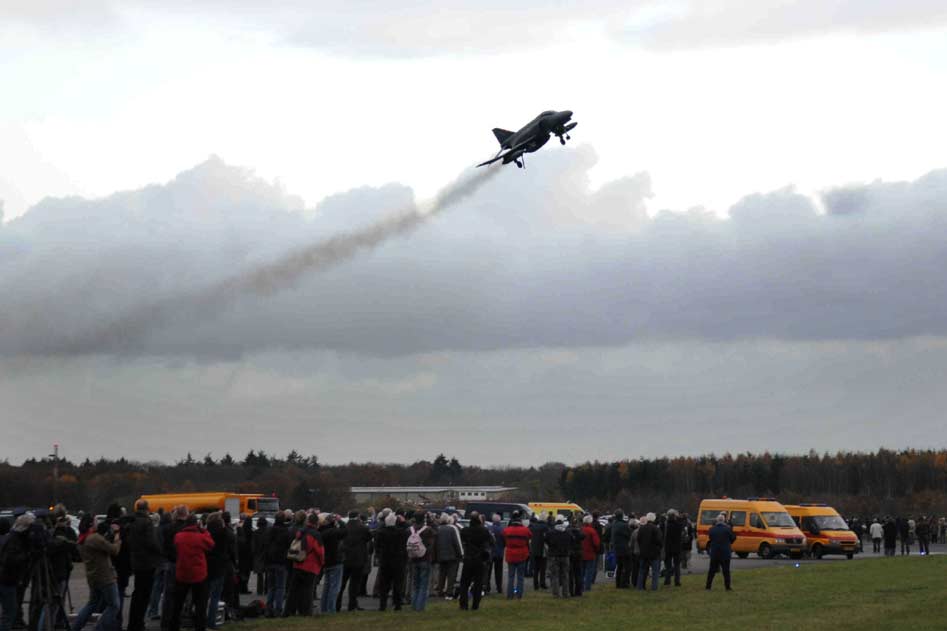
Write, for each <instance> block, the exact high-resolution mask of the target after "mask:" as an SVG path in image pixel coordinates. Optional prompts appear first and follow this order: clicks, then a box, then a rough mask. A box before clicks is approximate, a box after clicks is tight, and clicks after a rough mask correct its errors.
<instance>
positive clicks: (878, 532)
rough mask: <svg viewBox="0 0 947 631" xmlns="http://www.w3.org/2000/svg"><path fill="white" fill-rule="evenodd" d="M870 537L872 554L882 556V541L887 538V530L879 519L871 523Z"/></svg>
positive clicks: (869, 528)
mask: <svg viewBox="0 0 947 631" xmlns="http://www.w3.org/2000/svg"><path fill="white" fill-rule="evenodd" d="M868 536H870V537H871V545H872V552H874V553H875V554H881V540H882V539H883V538H884V536H885V529H884V526H882V525H881V522H879V521H878V518H877V517H875V519H874V521H873V522H871V526H869V527H868Z"/></svg>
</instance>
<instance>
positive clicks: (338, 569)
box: [319, 513, 348, 613]
mask: <svg viewBox="0 0 947 631" xmlns="http://www.w3.org/2000/svg"><path fill="white" fill-rule="evenodd" d="M320 517H322V516H321V515H320ZM319 534H320V535H322V545H323V546H324V547H325V565H323V566H322V579H323V587H322V600H320V601H319V608H320V609H321V611H322V613H335V612H336V611H337V609H336V606H335V604H336V601H337V600H338V598H339V594H341V593H342V589H341V587H342V574H343V568H342V550H341V545H342V541H343V540H344V539H345V538H346V537H347V536H348V531H347V530H346V529H345V528H342V527H341V526H340V525H339V524H338V521H337V519H336V516H335V515H333V514H331V513H330V514H328V515H325V518H324V520H323V522H322V525H321V526H319Z"/></svg>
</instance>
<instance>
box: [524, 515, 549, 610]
mask: <svg viewBox="0 0 947 631" xmlns="http://www.w3.org/2000/svg"><path fill="white" fill-rule="evenodd" d="M551 521H552V515H549V516H548V519H547V515H546V513H545V512H543V513H541V514H540V515H539V518H538V519H532V520H530V524H529V531H530V532H531V533H532V538H531V539H530V540H529V564H530V567H531V568H532V570H533V589H534V590H535V591H539V590H541V589H547V587H546V569H547V560H546V544H545V541H546V532H547V531H548V530H549V529H550V528H551V527H552V525H551V523H550V522H551Z"/></svg>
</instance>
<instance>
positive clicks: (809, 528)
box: [786, 504, 858, 559]
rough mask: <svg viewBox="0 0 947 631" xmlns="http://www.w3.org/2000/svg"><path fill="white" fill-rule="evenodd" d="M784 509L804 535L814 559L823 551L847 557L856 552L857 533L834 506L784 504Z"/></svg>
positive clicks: (823, 552) (821, 555) (822, 553)
mask: <svg viewBox="0 0 947 631" xmlns="http://www.w3.org/2000/svg"><path fill="white" fill-rule="evenodd" d="M786 510H787V511H789V514H790V515H791V516H792V519H793V521H795V522H796V525H797V526H799V529H800V530H802V534H804V535H805V536H806V552H808V553H809V554H810V555H812V558H814V559H821V558H822V557H823V556H825V555H826V554H844V555H845V556H847V557H848V558H849V559H851V558H852V557H854V556H855V553H856V552H858V537H857V536H856V535H855V533H854V532H852V531H851V530H849V529H848V524H846V523H845V520H844V519H842V516H841V515H839V514H838V512H836V510H835V509H834V508H832V507H831V506H828V505H826V504H797V505H793V504H787V505H786Z"/></svg>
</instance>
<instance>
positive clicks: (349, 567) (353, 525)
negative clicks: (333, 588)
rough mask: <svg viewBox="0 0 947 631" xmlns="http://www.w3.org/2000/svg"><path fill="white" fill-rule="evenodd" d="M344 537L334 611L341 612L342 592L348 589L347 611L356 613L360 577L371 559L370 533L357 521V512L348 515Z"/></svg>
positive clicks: (358, 608)
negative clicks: (338, 586) (339, 579)
mask: <svg viewBox="0 0 947 631" xmlns="http://www.w3.org/2000/svg"><path fill="white" fill-rule="evenodd" d="M345 530H346V533H347V534H346V535H345V539H344V540H343V541H342V556H343V561H342V567H343V570H342V586H341V587H340V588H339V595H338V597H337V598H336V601H335V609H336V611H342V592H344V591H345V586H346V585H348V588H349V606H348V610H349V611H358V610H360V609H361V607H359V606H358V595H359V592H360V591H361V589H362V576H363V574H364V573H365V568H366V567H367V566H368V559H369V558H371V555H372V553H371V545H372V531H371V530H369V529H368V526H366V525H365V524H364V522H362V520H361V519H359V516H358V511H352V512H350V513H349V523H347V524H346V525H345Z"/></svg>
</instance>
